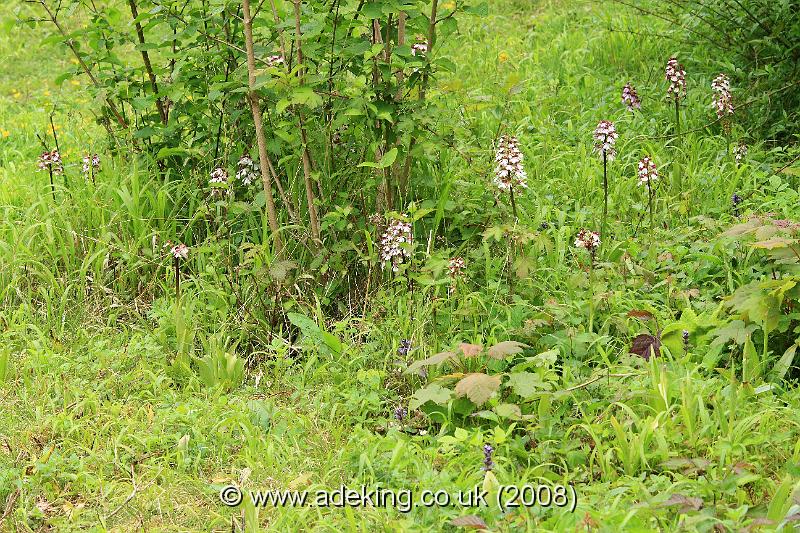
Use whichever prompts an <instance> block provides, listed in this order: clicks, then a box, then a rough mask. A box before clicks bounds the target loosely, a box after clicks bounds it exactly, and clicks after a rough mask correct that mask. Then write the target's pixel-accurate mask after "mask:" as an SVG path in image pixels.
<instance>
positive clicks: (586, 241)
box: [575, 228, 600, 255]
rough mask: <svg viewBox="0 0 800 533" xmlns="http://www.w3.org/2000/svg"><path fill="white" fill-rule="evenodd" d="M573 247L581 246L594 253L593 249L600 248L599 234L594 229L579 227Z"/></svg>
mask: <svg viewBox="0 0 800 533" xmlns="http://www.w3.org/2000/svg"><path fill="white" fill-rule="evenodd" d="M575 247H576V248H583V249H584V250H587V251H588V252H589V253H590V254H592V255H594V253H595V251H597V249H598V248H600V234H599V233H597V232H596V231H589V230H587V229H584V228H581V230H580V231H579V232H578V235H577V237H575Z"/></svg>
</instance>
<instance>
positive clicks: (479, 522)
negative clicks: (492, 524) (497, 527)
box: [450, 515, 489, 529]
mask: <svg viewBox="0 0 800 533" xmlns="http://www.w3.org/2000/svg"><path fill="white" fill-rule="evenodd" d="M450 525H451V526H455V527H463V528H467V529H489V526H487V525H486V522H484V521H483V519H482V518H481V517H480V516H475V515H467V516H459V517H457V518H453V519H452V520H451V521H450Z"/></svg>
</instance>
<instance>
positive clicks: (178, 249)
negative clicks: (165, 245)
mask: <svg viewBox="0 0 800 533" xmlns="http://www.w3.org/2000/svg"><path fill="white" fill-rule="evenodd" d="M169 253H170V254H171V255H172V257H173V258H175V259H183V260H186V259H188V258H189V247H188V246H186V245H185V244H182V243H178V244H176V245H175V246H173V247H172V248H170V250H169Z"/></svg>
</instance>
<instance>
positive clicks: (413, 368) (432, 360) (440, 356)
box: [406, 352, 458, 374]
mask: <svg viewBox="0 0 800 533" xmlns="http://www.w3.org/2000/svg"><path fill="white" fill-rule="evenodd" d="M456 357H458V355H456V354H455V353H453V352H440V353H437V354H436V355H432V356H430V357H428V358H426V359H422V360H420V361H414V363H412V364H411V365H410V366H409V367H408V368H407V369H406V374H413V373H415V372H419V369H420V368H422V367H425V366H431V365H438V364H440V363H444V362H445V361H448V360H450V359H455V358H456Z"/></svg>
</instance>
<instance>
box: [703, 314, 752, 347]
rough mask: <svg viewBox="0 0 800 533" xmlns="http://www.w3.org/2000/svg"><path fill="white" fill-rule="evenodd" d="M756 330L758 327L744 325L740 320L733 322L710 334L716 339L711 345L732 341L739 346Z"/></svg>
mask: <svg viewBox="0 0 800 533" xmlns="http://www.w3.org/2000/svg"><path fill="white" fill-rule="evenodd" d="M757 329H758V326H756V325H755V324H750V325H745V323H744V322H743V321H742V320H734V321H732V322H731V323H730V324H728V325H726V326H723V327H721V328H719V329H715V330H714V331H712V332H711V334H712V335H713V336H715V337H716V338H715V339H714V342H713V343H712V344H714V345H716V344H727V343H728V342H730V341H733V342H735V343H736V344H738V345H740V346H741V345H742V344H744V343H745V341H747V339H749V338H750V335H751V334H752V333H753V332H754V331H755V330H757Z"/></svg>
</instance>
